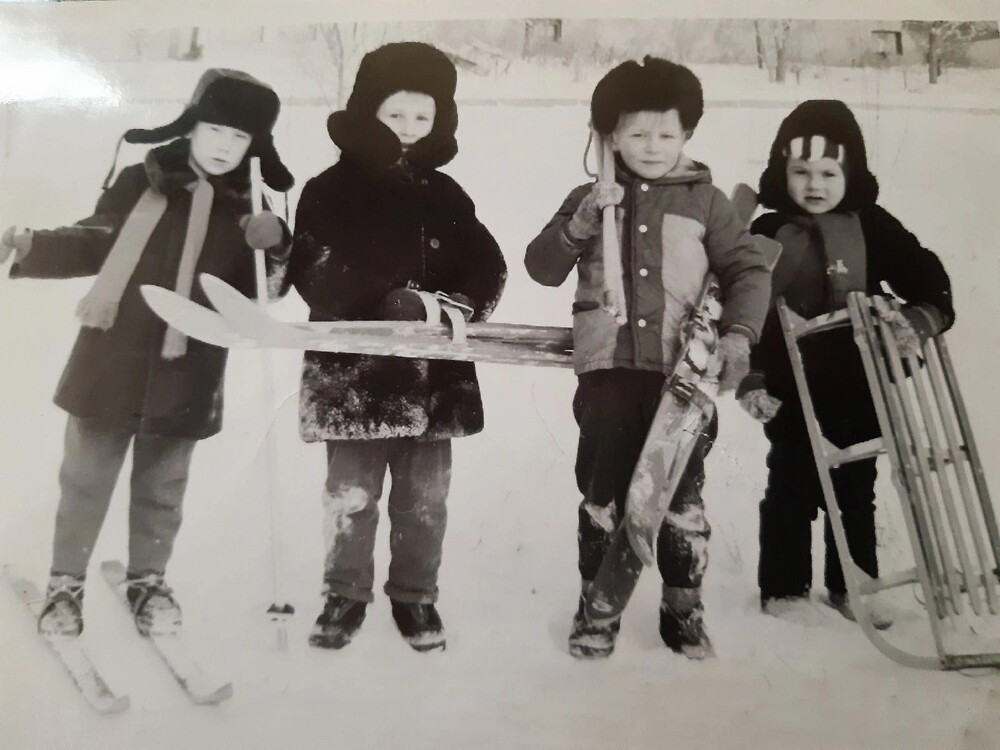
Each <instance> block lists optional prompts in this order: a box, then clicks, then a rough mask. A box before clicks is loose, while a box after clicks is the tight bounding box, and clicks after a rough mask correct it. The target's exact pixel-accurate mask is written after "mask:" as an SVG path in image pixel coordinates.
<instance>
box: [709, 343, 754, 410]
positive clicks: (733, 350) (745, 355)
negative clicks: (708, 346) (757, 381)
mask: <svg viewBox="0 0 1000 750" xmlns="http://www.w3.org/2000/svg"><path fill="white" fill-rule="evenodd" d="M716 357H717V359H718V362H719V366H720V368H721V369H720V371H719V395H720V396H721V395H722V394H724V393H728V392H729V391H732V390H735V389H736V386H738V385H739V384H740V381H741V380H743V378H745V377H746V375H747V373H748V372H750V339H748V338H747V337H746V336H744V335H743V334H742V333H736V332H735V331H730V332H729V333H727V334H726V335H725V336H723V337H722V338H721V339H719V343H718V346H717V347H716Z"/></svg>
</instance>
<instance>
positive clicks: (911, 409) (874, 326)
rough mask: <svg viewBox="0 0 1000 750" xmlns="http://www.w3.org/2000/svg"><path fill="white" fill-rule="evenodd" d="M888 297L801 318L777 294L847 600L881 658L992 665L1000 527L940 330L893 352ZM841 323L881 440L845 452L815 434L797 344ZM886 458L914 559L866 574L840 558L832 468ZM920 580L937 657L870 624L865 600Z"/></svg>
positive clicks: (998, 624)
mask: <svg viewBox="0 0 1000 750" xmlns="http://www.w3.org/2000/svg"><path fill="white" fill-rule="evenodd" d="M899 309H900V308H899V303H898V302H897V301H895V300H888V299H886V298H883V297H866V296H865V295H864V294H862V293H860V292H852V293H851V294H849V295H848V297H847V308H846V309H843V310H839V311H837V312H834V313H830V314H827V315H822V316H819V317H816V318H813V319H810V320H806V319H804V318H802V317H801V316H799V315H797V314H796V313H795V312H793V311H792V310H790V309H789V308H788V307H787V306H786V305H785V303H784V300H779V301H778V313H779V317H780V319H781V326H782V330H783V331H784V335H785V343H786V345H787V346H788V352H789V357H790V359H791V364H792V370H793V373H794V376H795V382H796V386H797V389H798V392H799V397H800V400H801V402H802V410H803V414H804V415H805V420H806V427H807V429H808V432H809V439H810V442H811V444H812V449H813V454H814V456H815V460H816V466H817V470H818V473H819V478H820V484H821V485H822V488H823V495H824V499H825V501H826V507H827V512H828V516H829V520H830V524H831V527H832V530H833V535H834V539H835V541H836V545H837V551H838V553H839V555H840V559H841V563H842V566H843V569H844V578H845V581H846V584H847V591H848V595H849V597H850V603H851V608H852V610H853V611H854V613H855V615H856V617H857V620H858V623H859V624H860V626H861V628H862V630H863V631H864V633H865V635H866V636H867V637H868V639H869V640H870V641H871V642H872V643H873V645H874V646H875V647H876V648H877V649H878V650H879V651H881V652H882V653H883V654H885V655H886V656H887V657H889V658H890V659H893V660H894V661H896V662H899V663H900V664H904V665H906V666H911V667H918V668H924V669H963V668H970V667H1000V637H998V636H1000V533H998V531H997V521H996V515H995V513H994V509H993V505H992V503H991V500H990V495H989V490H988V488H987V486H986V479H985V476H984V473H983V467H982V462H981V461H980V457H979V453H978V451H977V449H976V444H975V441H974V439H973V436H972V430H971V428H970V425H969V419H968V415H967V413H966V410H965V405H964V403H963V400H962V395H961V393H960V392H959V388H958V381H957V379H956V377H955V371H954V368H953V366H952V362H951V357H950V355H949V353H948V347H947V345H946V343H945V341H944V338H943V336H937V337H934V338H931V339H929V340H927V341H925V342H923V344H922V346H921V351H920V356H917V355H916V354H906V353H903V352H901V351H900V347H899V345H898V342H897V339H896V337H895V335H894V332H893V328H892V327H891V326H890V325H889V324H888V322H887V317H888V316H889V315H891V314H895V313H898V311H899ZM848 325H849V326H851V328H852V329H853V333H854V340H855V343H856V344H857V345H858V349H859V350H860V353H861V359H862V362H863V364H864V369H865V375H866V377H867V380H868V385H869V388H870V389H871V393H872V401H873V402H874V404H875V411H876V414H877V417H878V424H879V428H880V430H881V435H882V436H881V437H879V438H875V439H874V440H868V441H865V442H862V443H859V444H856V445H853V446H848V447H846V448H837V447H835V446H833V445H832V444H831V443H830V442H829V441H828V440H827V439H826V438H825V437H824V436H823V435H822V433H821V431H820V427H819V424H818V422H817V420H816V411H815V406H814V404H813V401H812V398H811V396H810V393H809V386H808V383H807V381H806V375H805V366H804V364H803V359H802V355H801V352H800V350H799V340H800V339H802V338H803V337H805V336H810V335H816V334H819V333H821V332H823V331H828V330H830V329H832V328H838V327H842V326H848ZM882 454H885V455H887V457H888V459H889V464H890V467H891V470H892V481H893V484H894V486H895V488H896V491H897V494H898V495H899V500H900V504H901V506H902V515H903V518H904V520H905V525H906V530H907V535H908V537H909V540H910V545H911V548H912V553H913V559H914V563H915V564H914V567H913V568H910V569H908V570H902V571H899V572H896V573H892V574H889V575H882V576H880V577H879V578H878V579H872V578H870V577H869V576H868V575H867V574H865V573H864V571H862V570H861V569H860V568H859V567H858V566H857V565H856V564H855V563H854V562H853V560H852V559H851V555H850V552H849V551H848V546H847V536H846V534H845V531H844V526H843V523H842V522H841V518H840V511H839V506H838V505H837V498H836V495H835V493H834V488H833V480H832V477H831V474H830V472H831V470H832V469H834V468H836V467H837V466H841V465H843V464H847V463H851V462H853V461H859V460H864V459H869V458H872V457H874V456H878V455H882ZM911 584H919V586H920V589H921V591H922V594H923V602H924V606H925V607H926V610H927V616H928V619H929V625H930V632H931V638H932V640H933V644H934V649H935V651H936V655H930V654H916V653H911V652H910V651H908V650H905V649H903V648H900V647H898V646H896V645H893V644H892V643H890V642H889V641H888V640H886V638H885V637H884V636H883V635H882V634H881V633H880V632H879V631H877V630H876V629H875V628H874V626H873V625H872V623H871V619H870V617H869V613H868V608H867V597H869V596H871V595H873V594H875V593H877V592H879V591H883V590H886V589H892V588H895V587H899V586H905V585H911Z"/></svg>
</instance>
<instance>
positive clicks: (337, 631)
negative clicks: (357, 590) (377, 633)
mask: <svg viewBox="0 0 1000 750" xmlns="http://www.w3.org/2000/svg"><path fill="white" fill-rule="evenodd" d="M367 607H368V602H363V601H359V600H357V599H348V598H347V597H346V596H340V595H339V594H331V593H327V595H326V604H325V605H324V606H323V611H322V612H320V615H319V617H317V618H316V624H315V625H313V629H312V632H311V633H310V634H309V645H310V646H316V647H317V648H343V647H344V646H346V645H347V644H348V643H350V642H351V640H352V639H353V638H354V635H355V634H356V633H357V632H358V630H359V629H360V628H361V623H363V622H364V621H365V609H366V608H367Z"/></svg>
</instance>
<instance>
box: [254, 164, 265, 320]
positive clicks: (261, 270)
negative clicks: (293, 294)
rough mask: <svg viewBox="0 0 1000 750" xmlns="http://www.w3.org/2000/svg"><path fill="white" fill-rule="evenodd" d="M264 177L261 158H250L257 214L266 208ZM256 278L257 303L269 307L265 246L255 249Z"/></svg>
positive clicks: (255, 212)
mask: <svg viewBox="0 0 1000 750" xmlns="http://www.w3.org/2000/svg"><path fill="white" fill-rule="evenodd" d="M262 183H263V178H262V177H261V175H260V159H259V158H257V157H256V156H255V157H253V158H252V159H251V160H250V210H251V211H253V215H254V216H257V215H258V214H259V213H260V212H261V211H263V210H264V190H263V187H262ZM253 265H254V279H255V281H256V287H257V304H259V305H261V306H262V307H267V262H266V258H265V256H264V248H261V247H255V248H254V250H253Z"/></svg>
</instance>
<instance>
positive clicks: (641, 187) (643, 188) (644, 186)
mask: <svg viewBox="0 0 1000 750" xmlns="http://www.w3.org/2000/svg"><path fill="white" fill-rule="evenodd" d="M639 189H640V190H641V191H642V192H644V193H645V192H646V191H647V190H649V185H647V184H646V183H645V182H644V183H642V184H641V185H640V186H639Z"/></svg>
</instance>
